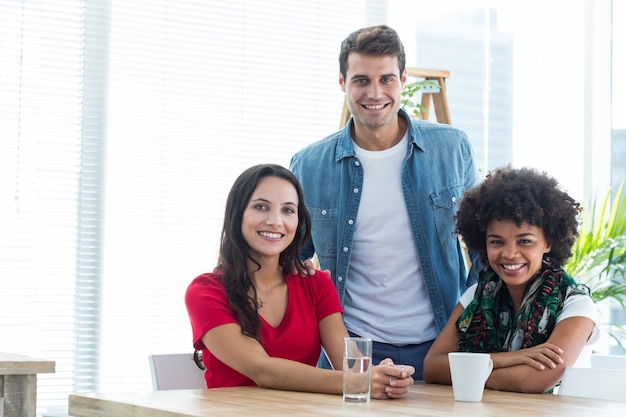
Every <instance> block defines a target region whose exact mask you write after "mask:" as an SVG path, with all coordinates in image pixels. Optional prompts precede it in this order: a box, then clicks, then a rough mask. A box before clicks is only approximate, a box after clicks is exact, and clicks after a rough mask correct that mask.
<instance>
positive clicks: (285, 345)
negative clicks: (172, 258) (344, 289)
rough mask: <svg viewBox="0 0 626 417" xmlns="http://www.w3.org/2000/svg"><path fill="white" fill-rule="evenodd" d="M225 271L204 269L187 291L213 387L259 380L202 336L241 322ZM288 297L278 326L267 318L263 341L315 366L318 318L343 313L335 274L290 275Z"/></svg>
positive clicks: (274, 352) (271, 350)
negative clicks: (224, 358) (228, 291)
mask: <svg viewBox="0 0 626 417" xmlns="http://www.w3.org/2000/svg"><path fill="white" fill-rule="evenodd" d="M221 278H222V275H221V273H209V274H202V275H200V276H199V277H197V278H195V279H194V280H193V281H192V282H191V284H190V285H189V287H188V288H187V293H186V294H185V303H186V305H187V312H188V314H189V319H190V320H191V329H192V332H193V345H194V348H196V349H201V350H202V355H203V362H204V365H205V366H206V368H207V370H206V372H205V378H206V382H207V387H208V388H216V387H232V386H241V385H255V384H254V381H252V380H251V379H250V378H248V377H246V376H244V375H242V374H240V373H239V372H237V371H235V370H234V369H232V368H230V367H229V366H227V365H225V364H224V363H223V362H221V361H220V360H219V359H217V358H216V357H215V356H213V355H212V354H211V352H209V351H208V350H207V348H206V346H204V343H203V342H202V340H201V339H202V336H204V335H205V333H206V332H207V331H209V330H211V329H212V328H214V327H217V326H220V325H223V324H227V323H237V320H236V319H235V317H234V313H233V310H232V309H231V308H230V306H229V305H228V301H227V298H226V291H225V290H224V287H223V286H222V283H221ZM285 281H286V283H287V291H288V301H287V309H286V311H285V316H284V317H283V320H282V321H281V322H280V324H279V325H278V326H277V327H272V326H271V325H269V324H268V323H267V322H266V321H265V320H264V319H263V317H261V316H259V318H260V319H261V331H260V336H261V341H262V343H263V347H264V348H265V351H266V352H267V354H268V355H269V356H272V357H277V358H285V359H291V360H294V361H298V362H302V363H306V364H309V365H311V366H315V365H316V364H317V361H318V359H319V356H320V349H321V348H320V347H321V341H320V332H319V326H318V323H319V322H320V321H321V320H322V319H324V318H325V317H327V316H329V315H330V314H333V313H338V312H339V313H342V312H343V311H342V308H341V304H340V302H339V296H338V294H337V290H336V289H335V286H334V284H333V283H332V281H331V280H330V277H329V276H328V275H327V274H325V273H323V272H320V271H316V274H315V276H310V277H301V276H299V275H286V276H285Z"/></svg>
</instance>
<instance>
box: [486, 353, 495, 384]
mask: <svg viewBox="0 0 626 417" xmlns="http://www.w3.org/2000/svg"><path fill="white" fill-rule="evenodd" d="M491 371H493V361H492V360H491V358H489V366H487V371H486V372H485V382H487V378H489V375H491Z"/></svg>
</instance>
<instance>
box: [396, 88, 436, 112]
mask: <svg viewBox="0 0 626 417" xmlns="http://www.w3.org/2000/svg"><path fill="white" fill-rule="evenodd" d="M438 87H439V84H437V83H436V82H435V81H432V80H420V81H415V82H412V83H407V84H406V85H405V86H404V89H403V90H402V99H401V101H400V106H401V107H402V109H403V110H404V111H406V112H407V113H409V114H410V115H413V116H415V117H420V118H421V117H422V114H427V113H428V110H427V109H425V108H424V106H422V104H421V103H420V102H418V101H417V99H418V98H419V97H421V94H418V93H419V92H420V90H422V89H425V88H438Z"/></svg>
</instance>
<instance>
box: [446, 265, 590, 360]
mask: <svg viewBox="0 0 626 417" xmlns="http://www.w3.org/2000/svg"><path fill="white" fill-rule="evenodd" d="M570 294H586V295H589V294H590V292H589V288H588V287H587V286H585V285H582V284H576V282H575V281H574V279H573V278H572V277H570V276H569V275H567V273H566V272H565V271H564V270H563V269H562V268H554V267H551V266H550V265H548V264H547V263H545V262H544V263H543V265H542V267H541V269H540V270H539V271H538V272H537V273H536V274H535V276H534V277H533V278H531V280H530V281H529V282H528V284H527V287H526V295H525V296H524V298H523V299H522V303H521V305H520V308H519V311H518V312H517V313H515V312H514V311H513V302H512V300H511V296H510V295H509V292H508V290H507V288H506V285H505V284H504V282H503V281H502V279H501V278H500V277H499V276H498V275H497V274H496V273H495V272H494V271H493V270H491V269H489V270H488V271H483V272H481V274H480V278H479V280H478V287H477V288H476V293H475V294H474V299H473V300H472V301H471V303H470V304H469V305H468V306H467V307H466V308H465V310H464V311H463V313H461V316H460V317H459V319H458V320H457V323H456V325H457V328H458V329H459V346H458V348H459V351H461V352H486V353H490V352H508V351H514V350H518V349H522V348H527V347H531V346H536V345H538V344H541V343H544V342H545V341H546V340H547V339H548V337H549V336H550V334H551V333H552V330H553V329H554V325H555V323H556V319H557V317H558V316H559V314H560V313H561V310H562V309H563V304H564V302H565V299H566V298H567V297H568V296H569V295H570Z"/></svg>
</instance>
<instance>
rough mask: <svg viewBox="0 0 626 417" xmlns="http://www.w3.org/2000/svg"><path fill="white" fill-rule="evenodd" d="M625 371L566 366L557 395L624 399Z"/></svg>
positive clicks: (625, 396)
mask: <svg viewBox="0 0 626 417" xmlns="http://www.w3.org/2000/svg"><path fill="white" fill-rule="evenodd" d="M625 386H626V371H624V370H615V369H601V368H566V369H565V373H564V374H563V378H562V379H561V386H560V387H559V391H558V395H569V396H573V397H585V398H596V399H600V400H618V401H626V389H624V387H625Z"/></svg>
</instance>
